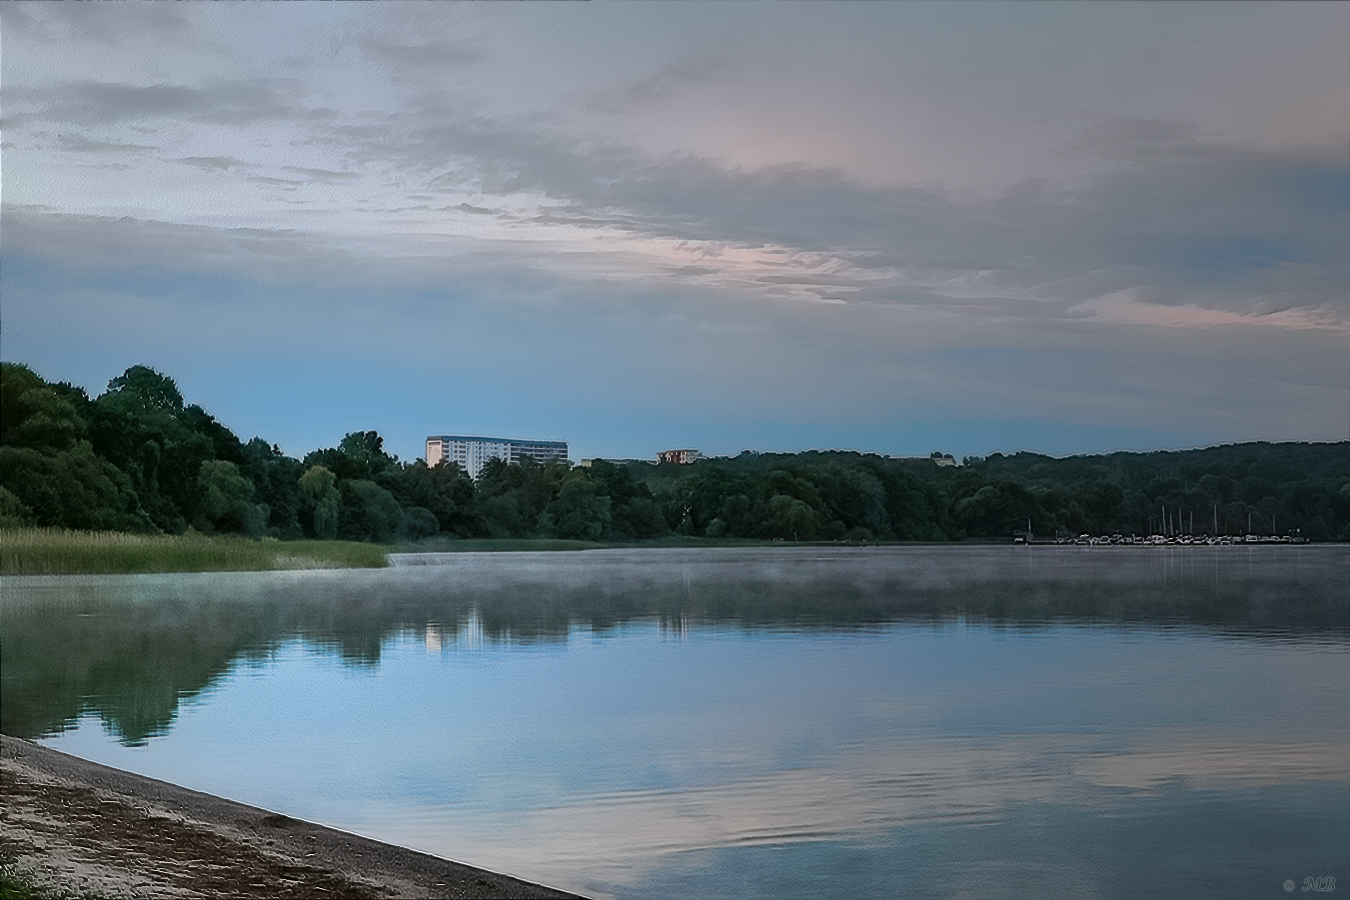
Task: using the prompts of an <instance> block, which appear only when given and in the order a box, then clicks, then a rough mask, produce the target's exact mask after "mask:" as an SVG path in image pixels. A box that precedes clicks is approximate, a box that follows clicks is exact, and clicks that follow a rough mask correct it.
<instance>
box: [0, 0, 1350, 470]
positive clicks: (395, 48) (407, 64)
mask: <svg viewBox="0 0 1350 900" xmlns="http://www.w3.org/2000/svg"><path fill="white" fill-rule="evenodd" d="M0 133H2V138H3V144H2V145H0V356H2V357H3V358H4V359H5V360H8V361H13V362H20V363H24V364H26V365H28V366H30V367H31V368H33V369H34V370H35V371H36V372H37V373H38V374H40V375H42V376H43V377H45V378H47V379H49V380H53V381H70V382H73V383H75V384H79V385H82V386H84V387H85V388H87V389H88V390H89V391H90V393H91V395H97V394H98V393H101V392H102V391H103V390H104V389H105V387H106V384H107V382H108V380H109V379H111V378H114V377H115V376H117V375H118V374H120V373H121V372H122V371H123V370H124V369H126V368H127V367H129V366H131V365H136V364H144V365H148V366H151V367H153V368H155V369H157V370H159V371H161V372H164V373H165V374H168V375H170V376H172V377H173V378H174V379H175V380H176V381H177V383H178V385H179V387H180V389H181V390H182V392H183V394H184V396H185V397H186V398H187V400H188V402H191V403H197V404H199V405H201V406H202V407H204V408H205V409H206V410H207V411H208V412H210V413H212V414H213V415H215V416H216V417H217V418H218V419H219V420H221V421H222V422H223V423H224V424H225V425H226V426H228V427H229V428H231V429H232V430H234V431H235V432H236V433H237V434H239V435H240V436H241V437H242V438H244V439H245V440H247V439H248V438H250V437H253V436H255V435H258V436H261V437H263V438H264V439H266V440H267V441H269V442H273V443H276V444H278V445H279V446H280V447H281V448H282V449H283V450H284V451H285V452H287V453H289V454H291V455H295V456H303V455H304V454H305V453H307V452H308V451H310V450H313V449H316V448H319V447H331V446H335V445H336V444H337V443H338V441H340V440H341V438H342V436H343V435H344V434H346V433H347V432H351V431H358V430H361V431H364V430H370V429H374V430H376V431H378V432H379V433H380V434H381V435H383V436H384V438H385V442H386V447H387V449H389V450H390V451H392V452H393V453H396V454H397V455H399V456H400V457H402V458H404V459H413V458H416V457H419V456H422V455H423V454H424V443H423V442H424V440H425V438H426V437H427V436H428V435H432V434H481V435H490V436H501V437H509V438H525V439H546V440H565V441H568V443H569V445H570V450H571V453H570V455H571V457H572V458H573V459H574V460H580V459H582V458H590V457H594V456H605V457H611V458H613V457H652V456H654V455H655V453H656V452H657V451H659V450H663V449H670V448H675V447H689V448H697V449H700V450H702V451H703V452H704V453H705V454H709V455H727V454H735V453H738V452H740V451H741V450H743V449H753V450H761V451H797V450H804V449H827V448H838V449H853V450H860V451H864V452H875V453H884V454H892V455H898V456H908V455H927V454H928V453H929V452H931V451H933V450H941V451H944V452H949V453H953V454H955V455H956V456H957V457H958V458H960V457H962V456H966V455H985V454H988V453H990V452H994V451H1001V452H1004V453H1009V452H1014V451H1017V450H1033V451H1037V452H1042V453H1049V454H1053V455H1057V456H1062V455H1069V454H1075V453H1099V452H1109V451H1112V450H1118V449H1127V450H1151V449H1179V448H1184V447H1200V446H1208V445H1212V444H1218V443H1229V442H1238V441H1253V440H1269V441H1281V440H1298V441H1332V440H1346V439H1350V4H1337V3H1265V2H1251V3H1187V2H1181V3H1167V4H1162V3H1143V2H1141V3H1111V2H1104V3H1092V4H1067V3H1032V2H1006V3H982V2H976V3H965V2H938V3H923V2H905V3H857V4H855V3H830V4H824V3H821V4H817V3H805V2H804V3H790V4H769V3H735V4H722V3H703V2H697V0H694V2H686V3H678V4H675V3H667V4H656V3H609V2H596V3H585V4H463V5H461V4H451V3H417V2H386V3H375V4H318V3H296V4H210V5H207V4H174V5H163V4H157V3H156V4H142V3H137V2H129V3H119V4H4V5H3V8H0Z"/></svg>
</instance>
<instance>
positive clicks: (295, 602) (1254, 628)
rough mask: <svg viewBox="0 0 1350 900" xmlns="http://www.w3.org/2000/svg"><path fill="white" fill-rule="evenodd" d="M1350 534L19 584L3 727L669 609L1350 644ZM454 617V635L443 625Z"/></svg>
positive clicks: (413, 564) (148, 726)
mask: <svg viewBox="0 0 1350 900" xmlns="http://www.w3.org/2000/svg"><path fill="white" fill-rule="evenodd" d="M1346 549H1347V548H1341V547H1331V546H1325V547H1292V548H1289V547H1259V548H1230V547H1216V548H1186V549H1181V550H1155V549H1151V548H1138V549H1136V548H1129V549H1122V548H1111V549H1103V548H1091V549H1085V551H1084V552H1079V550H1078V549H1077V548H1026V547H1023V548H1010V547H989V548H965V547H960V548H941V547H939V548H916V549H899V550H894V549H855V550H832V551H827V552H822V551H820V550H808V551H805V552H803V551H793V550H781V551H780V550H776V549H774V550H712V551H708V550H699V551H682V550H659V551H596V552H586V553H567V554H560V553H522V554H487V553H483V554H425V555H418V556H409V557H402V558H396V566H395V567H394V568H392V569H387V570H383V571H379V570H376V571H350V572H331V571H330V572H292V573H221V574H206V575H186V576H185V575H167V576H110V577H94V576H71V577H51V578H7V579H5V591H4V602H3V604H2V605H0V626H3V627H2V628H0V635H3V638H2V639H3V645H4V646H3V649H4V657H3V669H2V670H0V672H2V673H3V690H4V699H5V702H4V704H3V707H2V708H0V730H3V731H4V732H5V733H7V734H15V735H19V736H23V737H37V736H41V735H44V734H52V733H56V732H59V731H60V730H61V729H63V728H65V727H67V726H69V725H70V724H71V723H73V722H74V721H75V720H76V719H78V717H79V716H80V715H81V714H82V713H83V712H85V711H86V710H92V711H95V712H97V713H98V714H99V715H100V716H101V717H102V718H103V720H104V721H105V723H106V724H107V725H108V727H109V728H111V729H113V731H114V732H115V733H117V734H118V735H119V736H120V738H121V739H122V740H123V741H125V742H126V743H128V744H133V745H135V744H142V743H144V742H145V741H146V740H147V739H149V738H150V737H153V736H156V735H160V734H163V733H164V732H165V730H166V729H167V728H168V727H169V726H170V724H171V723H172V721H173V718H174V715H175V711H176V709H177V706H178V704H179V703H180V702H181V701H182V700H183V699H185V698H190V697H193V696H196V695H197V694H199V693H200V692H201V691H203V690H204V689H206V688H207V687H208V686H209V685H210V684H211V683H212V682H213V680H214V679H216V678H218V677H219V676H220V675H221V674H222V673H224V672H226V671H227V670H228V669H229V668H230V666H231V665H233V664H235V663H236V662H237V661H239V662H245V663H246V662H248V661H251V660H252V661H256V660H261V659H264V658H265V657H266V656H267V654H268V653H269V652H271V651H272V650H274V649H275V648H276V647H277V646H279V645H280V644H281V643H282V642H284V641H286V640H288V639H290V638H292V637H300V638H302V639H303V640H305V641H306V642H308V643H309V644H310V645H312V646H315V647H317V648H321V649H323V650H324V651H325V652H332V653H335V654H337V655H338V656H339V657H340V658H341V659H342V661H343V662H344V663H346V664H349V665H353V666H358V667H367V668H373V667H376V666H378V664H379V662H380V657H381V652H382V648H383V647H384V645H385V643H386V642H387V641H388V640H389V639H390V638H391V636H393V635H395V634H398V633H401V632H403V631H407V630H408V629H414V630H418V631H421V632H423V633H425V634H426V635H427V637H426V641H427V646H428V647H431V645H432V643H433V642H440V641H443V640H444V638H445V637H446V636H450V635H453V636H454V637H453V640H451V641H449V643H447V644H444V645H443V646H449V647H452V648H455V649H460V650H474V649H479V648H481V647H482V646H483V645H484V644H485V643H489V642H490V643H499V644H507V645H520V644H529V643H539V642H563V641H566V640H567V638H568V636H569V634H570V633H571V632H572V631H573V629H575V628H577V627H585V628H587V629H589V630H590V631H591V632H593V633H599V634H604V633H606V632H609V631H612V630H614V629H616V628H619V627H621V626H623V625H624V624H625V623H629V622H633V621H636V620H642V619H648V618H654V619H656V620H657V621H658V622H660V623H661V628H662V629H663V631H664V632H666V633H669V634H671V635H676V636H683V635H687V633H688V629H689V627H690V624H691V623H696V624H698V625H700V626H709V625H712V626H734V627H738V628H747V629H764V628H771V629H787V630H806V631H810V630H840V629H843V630H858V629H868V628H876V627H882V626H885V625H887V624H892V623H897V622H911V623H912V622H926V623H942V622H947V621H952V620H959V621H980V622H988V623H996V624H998V625H1000V626H1003V627H1013V628H1035V627H1042V626H1044V625H1045V624H1047V623H1053V622H1063V621H1066V620H1067V621H1079V622H1087V623H1098V624H1105V623H1116V624H1148V625H1151V626H1155V627H1156V626H1169V625H1170V626H1177V625H1185V626H1202V627H1206V628H1211V629H1217V630H1219V631H1221V632H1222V633H1225V634H1230V635H1233V636H1238V637H1249V638H1262V639H1272V638H1273V639H1278V638H1293V639H1299V640H1330V641H1333V642H1340V641H1344V640H1345V639H1346V637H1347V635H1348V634H1350V599H1347V598H1348V596H1350V587H1348V586H1347V574H1346V572H1347V569H1348V568H1350V557H1348V556H1347V553H1346ZM432 634H435V635H436V637H432V636H431V635H432Z"/></svg>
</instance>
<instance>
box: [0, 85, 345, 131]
mask: <svg viewBox="0 0 1350 900" xmlns="http://www.w3.org/2000/svg"><path fill="white" fill-rule="evenodd" d="M299 87H300V86H299V84H298V83H297V82H295V81H291V80H284V79H272V78H255V79H246V80H232V81H216V82H213V83H210V84H207V85H203V86H189V85H183V84H150V85H133V84H124V83H114V82H103V81H80V82H73V83H68V84H61V85H55V86H51V87H42V88H37V87H27V86H18V87H12V88H10V89H8V90H7V91H6V92H5V93H6V99H7V101H8V102H9V104H10V105H17V106H19V107H21V111H19V112H17V113H13V114H11V115H9V116H7V117H6V120H7V125H8V126H9V127H19V126H25V125H29V124H33V123H42V124H51V123H61V124H71V125H79V126H83V127H90V128H92V127H100V126H108V125H112V124H115V123H116V124H126V123H132V122H153V121H157V120H165V119H170V120H175V121H181V120H190V121H198V122H205V123H211V124H217V125H231V126H239V125H245V124H248V123H251V122H257V121H261V120H283V119H290V120H295V119H299V120H304V119H307V118H311V117H314V116H321V115H323V114H324V113H323V111H317V110H310V109H306V108H305V107H303V106H301V105H300V104H298V103H296V102H295V100H294V96H295V94H296V93H297V92H298V90H299Z"/></svg>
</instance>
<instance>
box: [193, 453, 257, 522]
mask: <svg viewBox="0 0 1350 900" xmlns="http://www.w3.org/2000/svg"><path fill="white" fill-rule="evenodd" d="M197 481H198V484H199V487H200V490H201V500H200V501H199V503H198V507H197V510H198V511H197V516H196V517H195V518H194V519H193V522H192V524H193V525H194V526H195V527H196V528H197V530H198V531H202V532H205V533H207V534H210V533H212V532H217V531H220V532H236V533H239V534H246V535H248V536H249V537H255V538H256V537H260V536H261V535H262V533H263V528H264V527H265V526H266V524H267V514H268V509H267V505H266V504H260V503H254V502H253V498H254V494H255V493H256V489H255V488H254V486H253V482H251V481H249V480H248V479H247V478H245V477H244V476H243V475H242V474H241V473H240V471H239V467H238V466H236V465H235V464H234V463H232V462H229V461H228V460H223V459H208V460H206V461H205V462H203V463H202V467H201V472H200V473H199V474H198V476H197Z"/></svg>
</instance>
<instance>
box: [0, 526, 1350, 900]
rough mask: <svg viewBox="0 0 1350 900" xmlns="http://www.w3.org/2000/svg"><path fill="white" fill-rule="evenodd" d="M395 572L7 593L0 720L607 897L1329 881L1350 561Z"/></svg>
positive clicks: (545, 565)
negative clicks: (1318, 879)
mask: <svg viewBox="0 0 1350 900" xmlns="http://www.w3.org/2000/svg"><path fill="white" fill-rule="evenodd" d="M393 561H394V563H395V564H394V565H393V566H392V567H391V568H388V569H383V570H340V571H339V570H330V571H309V572H271V573H213V574H194V575H149V576H69V577H65V576H61V577H44V578H19V577H10V578H5V579H4V580H3V584H2V586H3V597H2V598H0V641H2V642H3V646H2V647H0V649H2V650H3V655H2V656H0V675H2V676H3V681H2V682H0V688H2V691H0V700H3V703H0V730H3V731H5V732H6V733H9V734H16V735H19V736H22V737H30V738H35V739H40V740H41V742H42V743H44V744H46V745H47V746H50V747H53V748H55V749H58V750H62V751H65V752H67V753H72V754H75V755H77V756H81V757H85V758H87V759H91V760H95V761H97V762H101V763H105V764H108V765H113V766H117V767H119V768H123V769H127V770H130V771H133V772H137V773H140V774H143V775H148V776H151V777H154V778H159V779H163V780H167V781H171V782H175V783H177V784H181V785H185V786H188V787H191V788H195V789H197V790H202V791H208V792H210V793H214V794H218V795H221V796H224V797H229V798H231V799H234V800H239V801H242V802H245V803H250V804H254V805H257V806H262V807H265V808H269V809H273V810H278V811H281V812H284V813H287V814H289V815H291V816H295V817H299V818H303V819H309V820H313V821H317V822H321V823H323V824H326V825H331V826H334V827H337V828H342V829H346V830H349V831H353V832H358V833H360V834H364V835H368V836H370V837H373V838H377V839H380V840H385V841H389V842H393V843H397V844H402V845H405V846H409V847H413V848H415V849H419V850H424V851H428V852H431V853H434V854H437V855H441V856H446V857H449V858H452V859H456V860H461V861H464V862H468V863H471V864H474V865H479V866H484V867H487V868H490V869H495V870H498V871H503V872H507V873H510V874H512V875H516V876H520V877H523V878H528V879H531V880H535V881H539V882H543V883H546V884H550V885H555V886H558V887H562V888H566V889H570V890H574V891H578V892H581V893H584V894H588V895H591V896H595V897H615V898H667V897H671V898H682V897H688V898H695V897H697V898H715V897H859V896H868V897H871V896H893V897H899V896H903V897H935V898H937V897H942V898H946V897H952V898H954V897H1018V898H1021V897H1027V896H1049V897H1075V898H1080V897H1120V898H1139V897H1178V896H1186V897H1196V896H1201V897H1225V898H1229V897H1274V896H1283V895H1285V894H1286V893H1288V892H1290V891H1291V889H1292V891H1293V892H1302V890H1303V888H1304V886H1305V885H1307V884H1319V882H1305V880H1304V879H1308V878H1312V879H1316V878H1322V879H1326V878H1335V879H1337V881H1336V885H1337V887H1338V889H1339V890H1341V891H1345V890H1350V547H1346V546H1332V545H1314V546H1260V547H1241V546H1238V547H1168V548H1162V547H1158V548H1154V547H1014V546H983V547H981V546H971V547H967V546H916V547H901V548H891V547H885V548H878V547H867V548H832V547H793V546H791V545H786V546H784V547H781V548H778V547H774V548H754V549H749V548H727V549H659V550H658V549H653V550H602V551H586V552H573V553H464V554H423V555H417V556H400V557H395V558H394V560H393ZM1320 884H1321V885H1323V886H1326V885H1327V884H1328V882H1326V881H1322V882H1320Z"/></svg>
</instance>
